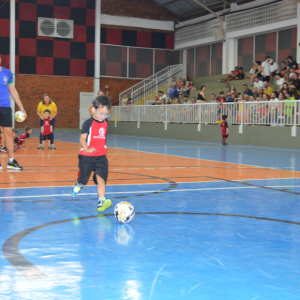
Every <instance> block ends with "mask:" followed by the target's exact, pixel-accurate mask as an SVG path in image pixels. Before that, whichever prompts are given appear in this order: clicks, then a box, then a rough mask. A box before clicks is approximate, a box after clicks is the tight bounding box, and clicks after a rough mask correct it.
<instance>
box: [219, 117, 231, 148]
mask: <svg viewBox="0 0 300 300" xmlns="http://www.w3.org/2000/svg"><path fill="white" fill-rule="evenodd" d="M222 120H223V122H222V124H221V132H222V136H223V140H222V143H223V145H228V144H227V143H226V142H225V140H226V139H227V138H228V133H229V130H228V124H227V115H223V116H222Z"/></svg>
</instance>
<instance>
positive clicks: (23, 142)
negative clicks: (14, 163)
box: [18, 126, 32, 148]
mask: <svg viewBox="0 0 300 300" xmlns="http://www.w3.org/2000/svg"><path fill="white" fill-rule="evenodd" d="M31 134H32V128H31V127H30V126H27V127H26V128H25V132H24V133H22V134H21V135H20V137H19V138H18V140H19V148H20V146H21V145H23V146H22V147H27V139H29V137H30V135H31Z"/></svg>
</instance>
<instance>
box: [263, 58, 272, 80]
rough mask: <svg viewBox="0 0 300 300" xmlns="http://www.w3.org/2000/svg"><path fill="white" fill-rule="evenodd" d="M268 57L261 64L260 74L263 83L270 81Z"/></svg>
mask: <svg viewBox="0 0 300 300" xmlns="http://www.w3.org/2000/svg"><path fill="white" fill-rule="evenodd" d="M270 59H271V58H270V56H267V57H266V60H265V61H264V62H263V63H262V64H261V73H262V76H263V79H264V81H265V80H266V81H268V82H269V81H270V75H271V71H270V64H269V61H270Z"/></svg>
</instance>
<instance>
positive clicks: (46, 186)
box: [0, 174, 300, 190]
mask: <svg viewBox="0 0 300 300" xmlns="http://www.w3.org/2000/svg"><path fill="white" fill-rule="evenodd" d="M129 175H132V174H129ZM287 179H299V180H300V177H289V178H267V179H265V178H264V179H239V180H231V182H233V183H234V182H239V181H257V180H287ZM211 182H226V180H207V181H176V182H175V183H197V184H199V183H211ZM22 183H26V182H22ZM7 184H9V183H7ZM151 184H170V183H169V182H160V183H133V184H127V183H123V184H107V185H106V186H111V187H114V186H122V185H126V186H129V185H151ZM71 186H72V185H49V186H48V185H41V186H29V187H13V188H0V190H16V189H40V188H63V187H71ZM88 187H95V185H86V186H85V188H88Z"/></svg>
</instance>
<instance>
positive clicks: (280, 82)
mask: <svg viewBox="0 0 300 300" xmlns="http://www.w3.org/2000/svg"><path fill="white" fill-rule="evenodd" d="M275 77H276V88H277V89H278V90H277V91H279V90H281V89H282V86H283V84H284V79H283V78H282V75H281V73H277V74H276V75H275Z"/></svg>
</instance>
